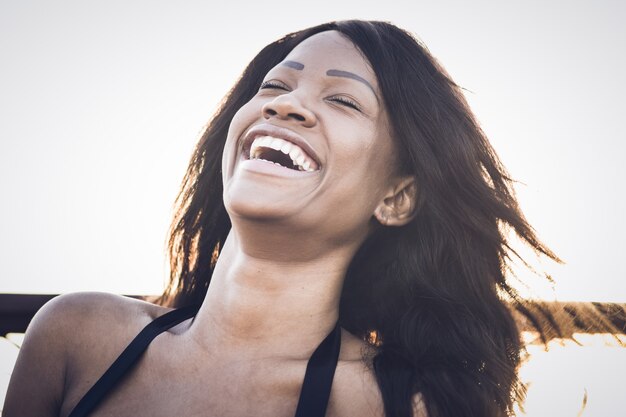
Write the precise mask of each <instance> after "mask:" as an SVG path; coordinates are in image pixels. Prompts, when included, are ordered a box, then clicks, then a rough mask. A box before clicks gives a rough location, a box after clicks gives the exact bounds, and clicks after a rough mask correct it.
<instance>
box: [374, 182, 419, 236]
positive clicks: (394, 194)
mask: <svg viewBox="0 0 626 417" xmlns="http://www.w3.org/2000/svg"><path fill="white" fill-rule="evenodd" d="M416 202H417V180H416V178H415V177H403V178H402V179H401V180H400V181H398V182H396V185H395V186H394V187H393V188H392V189H391V190H390V192H389V193H388V194H387V195H386V196H385V198H384V199H383V201H382V202H381V203H380V204H379V205H378V207H376V210H375V211H374V217H376V219H377V220H378V221H379V222H380V224H382V225H383V226H404V225H405V224H407V223H409V222H410V221H411V220H413V218H414V217H415V215H416Z"/></svg>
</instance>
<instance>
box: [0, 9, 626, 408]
mask: <svg viewBox="0 0 626 417" xmlns="http://www.w3.org/2000/svg"><path fill="white" fill-rule="evenodd" d="M216 4H217V6H216ZM625 5H626V3H624V2H622V1H619V0H615V1H611V0H596V1H581V0H568V1H565V0H551V1H537V0H531V1H529V0H526V1H507V2H504V1H495V0H494V1H485V0H473V1H457V2H454V1H432V0H431V1H421V0H420V1H416V0H412V1H391V0H387V1H380V0H377V1H372V0H358V1H357V0H348V1H337V0H332V1H329V0H316V1H314V2H288V3H286V2H285V3H280V2H252V1H251V2H249V4H248V3H243V2H241V1H230V2H228V1H226V2H223V1H222V2H210V1H208V0H206V1H198V0H195V1H193V0H187V1H185V2H174V1H164V0H149V1H148V0H141V1H137V0H124V1H121V0H107V1H99V2H96V1H88V0H80V1H78V0H74V1H67V0H56V1H43V0H20V1H11V0H0V195H1V200H0V201H1V204H0V271H1V272H0V292H24V293H62V292H68V291H78V290H98V291H110V292H118V293H126V294H156V293H159V292H160V291H161V288H162V286H163V283H164V281H165V278H166V275H167V268H166V263H165V256H164V246H165V239H166V231H167V227H168V225H169V220H170V217H171V214H172V213H171V207H172V202H173V200H174V198H175V196H176V193H177V190H178V186H179V183H180V180H181V179H182V176H183V173H184V171H185V168H186V165H187V161H188V158H189V157H190V155H191V151H192V149H193V147H194V144H195V142H196V140H197V138H198V135H199V133H200V132H201V130H202V127H203V126H204V124H205V123H206V121H207V120H208V118H209V116H210V115H211V114H212V113H213V111H214V110H215V109H216V106H217V103H218V102H219V101H220V99H221V97H222V96H223V95H224V94H225V93H226V91H227V90H228V89H229V88H230V87H231V86H232V84H233V82H234V81H235V79H236V78H237V77H238V75H239V73H240V72H241V71H242V69H243V68H244V66H245V64H246V63H247V62H248V61H249V60H250V59H251V58H252V57H253V56H254V54H255V53H256V52H257V51H258V50H259V49H260V48H262V47H263V46H264V45H265V44H267V43H269V42H271V41H273V40H275V39H277V38H278V37H280V36H282V35H284V34H285V33H287V32H290V31H295V30H298V29H301V28H303V27H307V26H311V25H314V24H318V23H320V22H324V21H328V20H337V19H346V18H365V19H378V20H389V21H392V22H393V23H396V24H397V25H399V26H401V27H404V28H406V29H408V30H410V31H412V32H413V33H415V34H416V35H417V36H418V37H419V38H420V39H422V40H423V41H424V42H425V44H426V45H427V46H428V48H429V49H430V50H431V52H432V53H433V54H434V55H435V56H436V57H437V58H439V59H440V61H441V62H442V63H443V64H444V66H445V67H446V68H447V69H448V71H449V72H450V74H451V75H452V76H453V78H454V79H455V80H456V81H457V82H458V83H459V84H460V85H462V86H463V87H465V88H466V89H467V90H468V93H467V97H468V100H469V102H470V105H471V106H472V108H473V110H474V111H475V113H476V114H477V116H478V119H479V120H480V121H481V123H482V126H483V128H484V130H485V131H486V132H487V134H488V136H489V137H490V139H491V141H492V143H493V145H494V147H495V149H496V150H497V151H498V153H499V155H500V157H501V158H502V160H503V162H504V164H505V166H507V167H508V169H509V171H510V172H511V174H512V175H513V177H514V178H516V179H517V180H519V181H521V182H522V183H523V184H520V185H519V186H518V187H517V191H518V194H519V197H520V203H521V206H522V208H523V210H524V211H525V213H526V215H527V217H528V219H529V220H530V222H531V224H533V225H534V226H535V228H536V230H537V231H538V232H539V236H540V237H541V238H542V239H543V240H544V241H545V243H546V244H548V245H549V246H550V247H551V248H552V249H553V250H554V251H555V252H556V253H557V254H559V255H560V256H561V257H562V258H563V259H564V260H565V261H566V262H567V264H566V265H565V266H557V265H554V264H552V263H548V264H545V265H539V266H540V267H544V268H545V269H546V271H547V272H549V273H551V274H552V275H553V276H554V277H555V279H556V280H557V286H556V290H555V291H552V289H551V288H550V286H549V285H545V284H544V285H536V284H537V280H532V281H533V288H534V291H535V295H539V296H541V297H544V298H548V299H554V298H555V297H556V298H558V299H560V300H595V301H616V302H626V279H624V278H625V273H624V265H623V264H622V262H621V261H622V259H623V258H624V253H623V250H624V244H623V239H624V236H625V232H626V224H625V221H624V216H623V213H625V212H626V207H625V206H626V204H625V199H624V195H623V194H624V192H623V189H624V186H623V185H622V183H623V181H624V179H626V164H624V163H623V159H624V154H625V151H626V135H625V134H624V128H623V123H624V119H625V118H624V105H623V103H624V97H626V83H625V82H624V81H623V77H624V74H626V57H625V55H626V54H625V51H626V24H624V22H625V21H626V13H625V12H626V6H625ZM583 337H585V336H584V335H581V336H580V337H579V339H580V340H583V339H582V338H583ZM20 341H21V336H14V337H13V338H9V339H2V338H0V403H2V401H1V400H2V398H3V396H4V391H5V389H6V385H7V384H8V378H9V375H10V373H11V369H12V368H13V363H14V361H15V357H16V356H17V351H18V350H17V347H16V346H15V345H19V344H20ZM609 342H610V343H612V344H613V347H607V346H606V341H605V339H604V338H603V337H602V336H589V338H588V339H586V340H584V344H585V346H582V347H581V346H576V345H574V344H573V343H572V342H566V343H565V344H564V346H559V345H558V343H559V342H558V341H556V342H554V343H553V344H552V346H551V350H550V352H549V353H548V352H543V350H542V347H541V346H536V345H534V346H530V347H529V351H530V353H531V354H532V358H533V359H532V360H531V361H530V362H529V363H528V364H527V365H526V366H525V367H524V368H523V369H522V374H521V375H522V378H523V380H524V381H529V383H530V391H529V396H528V401H527V403H526V409H527V411H528V416H529V417H530V416H532V417H544V416H546V415H550V416H554V417H558V416H571V417H579V416H581V415H582V416H583V417H613V416H623V415H624V410H623V404H622V401H621V398H622V397H623V395H622V394H623V393H622V391H623V381H622V380H623V375H624V374H625V373H626V368H625V367H626V361H625V360H624V349H620V348H616V347H615V341H614V340H613V339H610V340H609ZM585 395H587V397H585ZM585 398H586V401H587V408H586V410H585V411H584V412H583V414H580V410H581V407H582V403H583V402H584V401H585Z"/></svg>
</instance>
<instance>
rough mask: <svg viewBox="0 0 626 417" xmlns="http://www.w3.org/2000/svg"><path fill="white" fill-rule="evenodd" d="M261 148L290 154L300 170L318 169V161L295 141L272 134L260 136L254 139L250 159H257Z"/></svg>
mask: <svg viewBox="0 0 626 417" xmlns="http://www.w3.org/2000/svg"><path fill="white" fill-rule="evenodd" d="M261 148H271V149H274V150H276V151H280V152H282V153H284V154H285V155H289V157H290V158H291V160H292V161H293V164H294V165H295V166H297V167H298V169H299V170H300V171H309V172H311V171H315V170H316V169H317V163H316V162H315V161H314V160H313V159H311V157H310V156H308V155H307V153H306V152H304V150H303V149H302V148H300V147H299V146H298V145H296V144H295V143H291V142H287V141H286V140H284V139H280V138H274V137H272V136H259V137H257V138H256V139H254V141H253V142H252V145H251V146H250V159H257V158H258V157H259V155H260V154H261Z"/></svg>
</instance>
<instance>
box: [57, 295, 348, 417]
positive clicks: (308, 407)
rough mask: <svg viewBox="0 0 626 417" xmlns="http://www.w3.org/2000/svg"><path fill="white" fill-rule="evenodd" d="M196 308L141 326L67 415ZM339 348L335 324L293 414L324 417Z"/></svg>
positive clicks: (94, 398) (93, 402)
mask: <svg viewBox="0 0 626 417" xmlns="http://www.w3.org/2000/svg"><path fill="white" fill-rule="evenodd" d="M197 311H198V306H189V307H183V308H180V309H177V310H172V311H170V312H168V313H165V314H164V315H162V316H160V317H158V318H156V319H155V320H154V321H152V322H151V323H150V324H148V325H147V326H146V327H144V328H143V330H142V331H141V332H139V334H138V335H137V336H136V337H135V338H134V339H133V340H132V342H130V344H129V345H128V346H127V347H126V349H124V351H123V352H122V353H121V354H120V355H119V356H118V357H117V359H116V360H115V362H113V364H112V365H111V366H110V367H109V369H107V370H106V372H105V373H104V374H103V375H102V376H101V377H100V379H98V381H97V382H96V383H95V384H94V385H93V386H92V387H91V389H89V391H87V393H86V394H85V396H84V397H83V398H82V399H81V400H80V401H79V402H78V404H76V406H75V407H74V409H73V410H72V412H71V413H70V414H69V415H68V417H86V416H87V415H89V413H90V412H91V411H93V409H94V408H96V406H97V405H98V404H100V402H101V401H102V400H103V399H104V397H105V396H106V395H107V394H108V393H109V391H111V389H113V387H114V386H115V384H116V383H118V382H119V380H120V379H121V378H123V377H124V375H126V373H127V372H128V371H130V370H131V369H132V367H133V365H135V364H136V363H137V359H139V357H140V356H141V355H142V354H143V353H144V352H145V350H146V349H147V348H148V345H149V344H150V342H152V340H153V339H154V338H155V337H157V336H158V335H159V334H161V333H163V332H164V331H166V330H168V329H170V328H171V327H174V326H176V325H177V324H179V323H182V322H183V321H185V320H187V319H189V318H191V317H193V316H194V315H195V314H196V313H197ZM340 348H341V328H340V327H339V324H337V325H336V326H335V328H334V329H333V330H332V331H331V332H330V333H329V334H328V336H326V338H325V339H324V340H323V341H322V343H321V344H320V345H319V346H318V347H317V349H315V352H313V355H311V358H310V359H309V362H308V363H307V367H306V372H305V374H304V382H303V383H302V390H301V392H300V399H299V401H298V407H297V409H296V415H295V417H324V416H325V415H326V408H327V406H328V399H329V397H330V389H331V386H332V383H333V377H334V375H335V368H336V367H337V361H338V360H339V350H340Z"/></svg>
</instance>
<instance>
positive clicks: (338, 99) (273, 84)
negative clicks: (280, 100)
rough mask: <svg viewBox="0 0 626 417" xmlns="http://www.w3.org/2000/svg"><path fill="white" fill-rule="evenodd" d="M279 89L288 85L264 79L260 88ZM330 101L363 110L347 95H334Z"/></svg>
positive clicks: (285, 88) (283, 88)
mask: <svg viewBox="0 0 626 417" xmlns="http://www.w3.org/2000/svg"><path fill="white" fill-rule="evenodd" d="M266 88H269V89H277V90H285V91H287V87H285V86H284V85H283V84H282V83H277V82H276V81H264V82H262V83H261V87H259V90H263V89H266ZM330 101H334V102H336V103H339V104H342V105H344V106H346V107H350V108H352V109H354V110H357V111H359V112H360V111H361V108H360V107H359V105H358V104H356V102H354V101H353V100H350V99H349V98H346V97H332V98H331V99H330Z"/></svg>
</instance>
